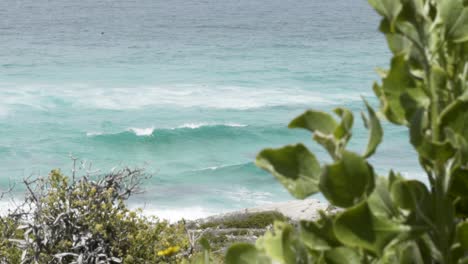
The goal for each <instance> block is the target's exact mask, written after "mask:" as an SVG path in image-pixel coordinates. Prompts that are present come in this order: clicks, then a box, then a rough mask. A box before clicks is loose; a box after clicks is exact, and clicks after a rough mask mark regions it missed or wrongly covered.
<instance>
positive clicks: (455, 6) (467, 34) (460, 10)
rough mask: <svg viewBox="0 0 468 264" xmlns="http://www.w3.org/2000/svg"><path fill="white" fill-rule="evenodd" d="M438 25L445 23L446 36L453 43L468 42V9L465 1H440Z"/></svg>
mask: <svg viewBox="0 0 468 264" xmlns="http://www.w3.org/2000/svg"><path fill="white" fill-rule="evenodd" d="M438 7H439V14H438V23H443V24H444V26H445V28H446V35H447V37H448V39H449V40H451V41H453V42H464V41H467V40H468V7H465V6H464V5H463V0H443V1H438Z"/></svg>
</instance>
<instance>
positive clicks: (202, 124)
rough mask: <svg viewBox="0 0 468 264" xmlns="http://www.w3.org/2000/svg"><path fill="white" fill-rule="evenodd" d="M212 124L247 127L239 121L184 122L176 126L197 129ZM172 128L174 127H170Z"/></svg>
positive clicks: (211, 125)
mask: <svg viewBox="0 0 468 264" xmlns="http://www.w3.org/2000/svg"><path fill="white" fill-rule="evenodd" d="M213 126H225V127H247V125H244V124H239V123H205V122H202V123H186V124H183V125H181V126H178V127H177V128H191V129H197V128H201V127H213ZM172 129H174V128H172Z"/></svg>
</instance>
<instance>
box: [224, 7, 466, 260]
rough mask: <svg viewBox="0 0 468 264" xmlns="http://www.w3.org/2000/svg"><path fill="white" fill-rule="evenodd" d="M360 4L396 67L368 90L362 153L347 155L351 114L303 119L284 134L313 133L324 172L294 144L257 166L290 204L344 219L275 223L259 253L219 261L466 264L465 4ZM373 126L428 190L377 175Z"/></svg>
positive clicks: (245, 248)
mask: <svg viewBox="0 0 468 264" xmlns="http://www.w3.org/2000/svg"><path fill="white" fill-rule="evenodd" d="M369 3H370V4H371V6H372V7H373V8H374V9H375V10H376V11H377V12H378V13H379V14H380V16H382V20H381V23H380V26H379V29H380V31H381V32H382V33H383V34H384V35H385V37H386V40H387V42H388V45H389V47H390V50H391V51H392V54H393V58H392V59H391V64H390V69H389V70H382V69H379V70H378V72H379V74H380V76H381V78H382V81H381V83H380V84H379V83H375V84H374V87H373V89H374V92H375V94H376V96H377V98H378V99H379V101H380V105H381V107H380V112H381V114H377V113H376V112H375V111H374V110H373V109H372V107H371V106H370V105H369V104H368V103H367V102H366V101H364V102H365V107H366V110H367V115H366V114H364V113H362V118H363V121H364V125H365V127H366V128H367V129H368V130H369V140H368V144H367V146H366V147H364V150H361V151H359V152H357V151H352V150H349V149H348V148H347V144H348V142H349V140H350V138H351V137H352V128H353V124H354V116H353V113H352V112H351V111H350V110H348V109H345V108H337V109H335V110H334V111H333V112H334V113H333V114H329V113H325V112H322V111H317V110H309V111H307V112H305V113H304V114H302V115H300V116H299V117H297V118H296V119H294V120H293V121H292V122H291V123H290V124H289V127H290V128H300V129H306V130H308V131H310V132H311V133H312V134H313V139H314V140H315V141H316V142H317V143H318V144H319V145H321V146H322V147H323V148H324V149H325V150H326V151H327V152H328V153H329V154H330V157H331V159H332V162H331V163H329V164H323V163H321V162H320V161H318V160H317V158H316V157H315V155H314V154H313V153H312V152H310V151H309V150H308V149H307V147H306V146H305V145H303V144H301V143H299V144H295V145H289V146H286V147H283V148H279V149H265V150H263V151H261V152H260V154H259V155H258V157H257V165H258V166H259V167H261V168H263V169H265V170H267V171H268V172H270V173H271V174H272V175H273V176H274V177H275V178H276V179H278V180H279V182H281V183H282V184H283V185H284V187H285V188H286V189H287V190H288V191H289V192H290V193H291V194H292V195H293V196H294V197H296V198H298V199H304V198H306V197H309V196H310V195H313V194H315V193H318V192H321V193H322V194H323V195H324V197H325V198H326V199H327V200H328V202H329V203H330V204H332V205H334V206H336V207H339V208H341V210H340V211H339V212H338V213H337V214H332V215H326V214H325V213H322V217H321V219H320V220H318V221H315V222H313V221H301V222H300V223H299V226H298V227H295V226H292V225H290V224H288V223H282V222H277V223H276V224H275V226H274V228H273V230H271V231H269V232H267V233H266V234H265V235H264V236H263V237H262V238H260V239H259V240H258V241H257V243H256V245H248V244H238V245H235V246H233V247H231V248H230V249H229V250H228V252H227V254H226V263H233V264H241V263H242V264H247V263H286V264H293V263H420V264H423V263H444V264H451V263H468V246H467V245H468V242H467V241H468V231H467V230H468V220H467V218H468V2H467V1H464V0H369ZM379 116H381V117H382V118H383V117H385V118H386V120H387V121H389V122H391V123H393V124H395V125H400V126H406V127H407V128H408V131H409V141H410V142H411V144H412V145H413V147H414V148H415V150H416V151H417V153H418V156H419V162H420V165H421V167H422V169H423V170H424V171H425V172H426V174H427V184H425V183H423V182H421V181H419V180H407V179H405V178H403V177H402V176H401V175H400V174H399V173H397V172H395V171H390V172H389V173H388V175H378V174H377V173H376V171H375V170H374V168H373V166H372V165H371V163H370V160H369V159H368V158H369V157H371V156H372V155H373V154H374V153H375V152H376V150H377V147H378V145H379V144H380V142H381V141H382V139H383V129H382V126H381V124H380V120H379V119H381V118H379ZM394 161H395V163H396V164H397V162H398V160H394Z"/></svg>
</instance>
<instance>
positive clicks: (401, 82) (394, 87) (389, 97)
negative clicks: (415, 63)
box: [374, 55, 416, 125]
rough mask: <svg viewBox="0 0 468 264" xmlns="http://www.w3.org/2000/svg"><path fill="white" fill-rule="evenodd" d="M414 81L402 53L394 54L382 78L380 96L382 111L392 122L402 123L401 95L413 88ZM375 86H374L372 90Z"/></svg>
mask: <svg viewBox="0 0 468 264" xmlns="http://www.w3.org/2000/svg"><path fill="white" fill-rule="evenodd" d="M415 88H416V83H415V80H414V78H413V77H412V76H411V74H410V69H409V66H408V63H407V61H406V59H405V56H404V55H396V56H394V57H393V59H392V65H391V68H390V71H389V72H388V75H387V76H386V77H385V78H384V79H383V84H382V87H381V91H382V92H381V93H382V95H381V96H380V98H381V100H382V99H383V113H384V114H385V116H386V117H387V118H388V120H389V121H390V122H392V123H395V124H399V125H403V124H406V123H407V121H406V119H405V117H406V115H405V109H404V108H403V106H402V104H401V100H400V98H401V96H402V95H403V94H405V93H406V92H408V90H409V89H415ZM375 89H376V87H374V90H375Z"/></svg>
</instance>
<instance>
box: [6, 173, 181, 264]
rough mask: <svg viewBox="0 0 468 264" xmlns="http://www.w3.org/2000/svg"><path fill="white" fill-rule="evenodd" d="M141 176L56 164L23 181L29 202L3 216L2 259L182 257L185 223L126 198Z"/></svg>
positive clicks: (78, 260)
mask: <svg viewBox="0 0 468 264" xmlns="http://www.w3.org/2000/svg"><path fill="white" fill-rule="evenodd" d="M73 178H74V177H73ZM143 178H144V177H143V175H142V173H141V171H139V170H129V169H125V170H121V171H117V172H115V173H111V174H108V175H106V176H104V177H99V178H98V179H96V180H91V179H90V178H89V177H87V176H85V177H80V178H79V179H77V180H73V179H72V180H70V178H68V177H66V176H64V175H63V174H62V173H61V172H60V171H58V170H54V171H52V172H51V173H50V174H49V176H48V177H46V178H38V179H35V180H33V181H25V184H26V187H27V190H28V194H27V196H26V200H25V203H24V204H23V205H22V206H21V207H19V208H18V209H17V210H16V211H15V212H14V213H12V214H10V215H9V216H7V217H3V218H1V221H0V238H1V240H0V256H1V257H0V263H128V264H132V263H175V262H178V261H179V260H181V259H182V258H183V257H184V256H183V254H184V252H186V250H187V249H188V238H187V236H186V233H185V227H184V225H183V224H182V223H179V224H169V223H167V222H165V221H159V220H158V219H156V218H148V217H145V216H143V215H141V213H140V212H139V211H132V210H130V209H128V208H127V207H126V205H125V203H124V202H125V200H127V199H128V198H129V197H130V196H131V195H132V194H133V193H135V192H136V191H137V187H138V185H139V184H140V181H141V179H143Z"/></svg>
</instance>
